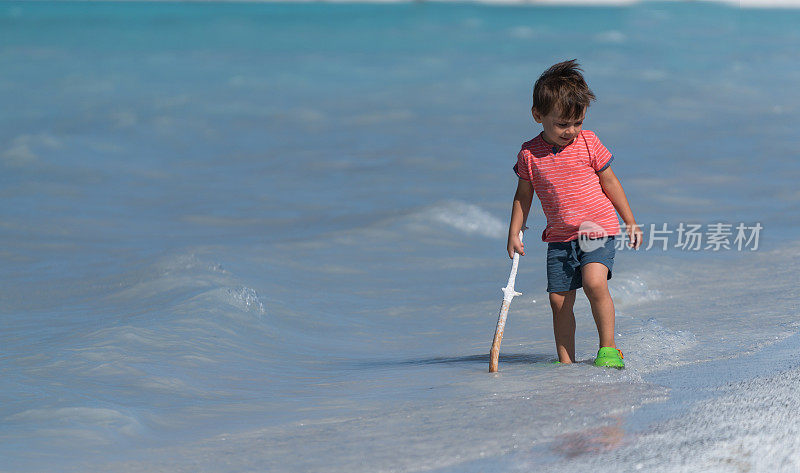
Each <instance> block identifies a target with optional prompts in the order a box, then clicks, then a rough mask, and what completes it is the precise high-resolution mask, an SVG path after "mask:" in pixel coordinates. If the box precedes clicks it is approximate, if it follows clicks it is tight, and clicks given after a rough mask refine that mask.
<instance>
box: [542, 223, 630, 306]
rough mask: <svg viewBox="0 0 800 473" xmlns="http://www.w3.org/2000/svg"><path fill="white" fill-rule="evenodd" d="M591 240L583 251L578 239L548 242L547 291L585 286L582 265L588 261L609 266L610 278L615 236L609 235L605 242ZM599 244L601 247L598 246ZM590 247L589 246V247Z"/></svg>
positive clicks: (609, 275)
mask: <svg viewBox="0 0 800 473" xmlns="http://www.w3.org/2000/svg"><path fill="white" fill-rule="evenodd" d="M594 241H595V240H589V244H588V245H584V248H586V247H590V248H596V249H593V250H592V251H583V249H581V245H580V244H579V243H578V240H577V239H575V240H570V241H565V242H557V243H548V244H547V292H564V291H571V290H573V289H578V288H579V287H583V279H582V276H581V267H582V266H583V265H585V264H587V263H603V264H604V265H605V266H606V267H607V268H608V279H611V269H612V268H613V267H614V255H615V254H616V248H614V237H613V236H611V237H608V239H607V240H606V241H605V244H602V242H596V243H594V244H592V242H594ZM598 246H599V248H598ZM587 249H588V248H587Z"/></svg>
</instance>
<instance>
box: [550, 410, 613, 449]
mask: <svg viewBox="0 0 800 473" xmlns="http://www.w3.org/2000/svg"><path fill="white" fill-rule="evenodd" d="M621 425H622V419H621V418H617V419H616V422H615V423H614V424H613V425H605V426H603V427H596V428H592V429H587V430H583V431H580V432H575V433H571V434H564V435H560V436H558V437H557V438H556V440H555V441H554V442H553V447H552V449H553V451H554V452H555V453H558V454H560V455H563V456H565V457H567V458H575V457H577V456H580V455H585V454H587V453H599V452H607V451H610V450H614V449H616V448H617V447H619V446H621V445H622V443H623V438H624V436H625V432H624V431H623V430H622V428H621Z"/></svg>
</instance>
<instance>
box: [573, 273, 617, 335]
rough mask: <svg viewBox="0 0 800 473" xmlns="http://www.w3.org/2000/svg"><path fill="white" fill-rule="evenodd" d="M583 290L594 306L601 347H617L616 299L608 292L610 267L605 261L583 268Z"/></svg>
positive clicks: (593, 311)
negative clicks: (615, 326) (615, 327)
mask: <svg viewBox="0 0 800 473" xmlns="http://www.w3.org/2000/svg"><path fill="white" fill-rule="evenodd" d="M581 277H582V278H583V292H584V293H586V297H587V298H588V299H589V304H590V305H591V306H592V315H593V316H594V323H595V324H596V325H597V333H598V335H600V347H612V348H616V347H617V345H616V343H614V318H615V316H614V301H613V300H611V294H610V293H609V292H608V268H607V267H606V265H604V264H603V263H587V264H585V265H584V266H583V267H582V268H581Z"/></svg>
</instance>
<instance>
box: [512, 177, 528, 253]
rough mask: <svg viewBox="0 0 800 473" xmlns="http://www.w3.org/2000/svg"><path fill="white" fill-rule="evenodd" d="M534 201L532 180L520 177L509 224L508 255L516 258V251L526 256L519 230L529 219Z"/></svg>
mask: <svg viewBox="0 0 800 473" xmlns="http://www.w3.org/2000/svg"><path fill="white" fill-rule="evenodd" d="M532 201H533V186H531V183H530V181H526V180H525V179H519V182H517V192H516V193H515V194H514V204H513V207H512V208H511V223H510V224H509V225H508V246H507V249H508V257H509V258H514V252H517V253H519V254H520V255H522V256H525V247H524V246H523V245H522V242H521V241H520V240H519V231H520V230H522V227H524V226H525V222H526V221H527V220H528V212H529V211H530V210H531V202H532Z"/></svg>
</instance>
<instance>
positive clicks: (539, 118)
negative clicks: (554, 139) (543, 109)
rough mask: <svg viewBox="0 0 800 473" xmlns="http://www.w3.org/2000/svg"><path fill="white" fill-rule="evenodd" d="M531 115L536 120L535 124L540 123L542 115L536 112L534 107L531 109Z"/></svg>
mask: <svg viewBox="0 0 800 473" xmlns="http://www.w3.org/2000/svg"><path fill="white" fill-rule="evenodd" d="M531 115H533V119H534V120H536V123H542V115H541V114H540V113H539V112H537V111H536V108H535V107H531Z"/></svg>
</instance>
